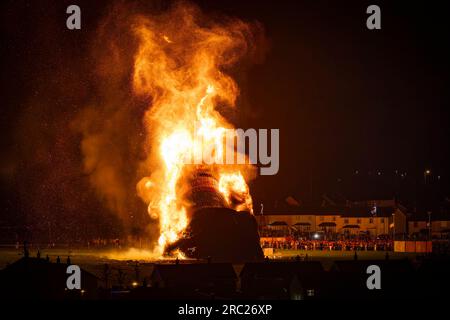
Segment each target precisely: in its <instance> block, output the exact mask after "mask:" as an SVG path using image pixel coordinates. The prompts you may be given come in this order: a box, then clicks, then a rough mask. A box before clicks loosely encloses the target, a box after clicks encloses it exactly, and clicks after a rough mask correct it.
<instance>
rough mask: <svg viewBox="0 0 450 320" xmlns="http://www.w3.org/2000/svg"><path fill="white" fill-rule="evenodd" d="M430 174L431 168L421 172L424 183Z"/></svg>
mask: <svg viewBox="0 0 450 320" xmlns="http://www.w3.org/2000/svg"><path fill="white" fill-rule="evenodd" d="M430 174H431V170H430V169H427V170H425V171H424V172H423V181H424V183H425V184H427V177H428V176H429V175H430Z"/></svg>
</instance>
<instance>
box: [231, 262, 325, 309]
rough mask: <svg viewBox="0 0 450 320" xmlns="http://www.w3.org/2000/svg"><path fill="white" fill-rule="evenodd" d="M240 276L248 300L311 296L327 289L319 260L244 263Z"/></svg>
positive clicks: (323, 293)
mask: <svg viewBox="0 0 450 320" xmlns="http://www.w3.org/2000/svg"><path fill="white" fill-rule="evenodd" d="M239 277H240V280H241V288H240V289H241V291H242V294H243V296H244V297H246V298H250V299H293V300H301V299H314V298H319V297H324V296H325V292H326V281H325V279H326V272H325V271H324V269H323V267H322V264H321V263H320V262H319V261H307V262H306V261H301V262H300V261H298V262H297V261H296V262H291V261H266V262H253V263H246V264H245V266H244V267H243V269H242V271H241V273H240V276H239Z"/></svg>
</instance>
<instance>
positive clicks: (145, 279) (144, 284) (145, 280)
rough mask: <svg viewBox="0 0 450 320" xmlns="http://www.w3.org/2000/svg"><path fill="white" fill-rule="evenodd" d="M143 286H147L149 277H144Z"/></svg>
mask: <svg viewBox="0 0 450 320" xmlns="http://www.w3.org/2000/svg"><path fill="white" fill-rule="evenodd" d="M142 286H143V287H144V288H147V278H144V281H142Z"/></svg>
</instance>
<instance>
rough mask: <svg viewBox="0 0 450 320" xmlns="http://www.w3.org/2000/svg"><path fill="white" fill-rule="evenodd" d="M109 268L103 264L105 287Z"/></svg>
mask: <svg viewBox="0 0 450 320" xmlns="http://www.w3.org/2000/svg"><path fill="white" fill-rule="evenodd" d="M109 275H110V270H109V266H108V264H107V263H105V265H104V266H103V279H104V280H105V287H106V288H108V281H109Z"/></svg>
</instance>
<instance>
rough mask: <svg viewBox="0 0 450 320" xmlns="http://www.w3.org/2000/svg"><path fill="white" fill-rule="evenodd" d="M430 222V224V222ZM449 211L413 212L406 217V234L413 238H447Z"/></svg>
mask: <svg viewBox="0 0 450 320" xmlns="http://www.w3.org/2000/svg"><path fill="white" fill-rule="evenodd" d="M430 223H431V224H430ZM449 233H450V213H443V212H437V213H436V212H432V211H429V212H415V213H411V214H410V215H409V218H408V234H409V236H410V238H413V239H428V238H429V237H430V236H431V237H432V238H433V239H448V236H449Z"/></svg>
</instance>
